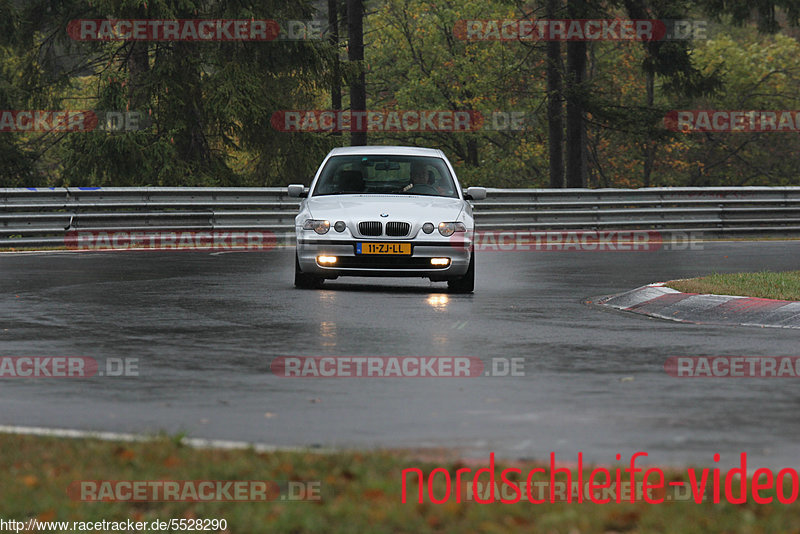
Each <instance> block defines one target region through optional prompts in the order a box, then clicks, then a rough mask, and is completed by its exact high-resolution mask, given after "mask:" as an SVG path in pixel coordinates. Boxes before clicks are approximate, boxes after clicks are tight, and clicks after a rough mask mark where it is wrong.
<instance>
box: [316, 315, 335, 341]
mask: <svg viewBox="0 0 800 534" xmlns="http://www.w3.org/2000/svg"><path fill="white" fill-rule="evenodd" d="M319 335H320V338H321V339H322V346H323V347H335V346H336V323H334V322H333V321H322V322H321V323H319Z"/></svg>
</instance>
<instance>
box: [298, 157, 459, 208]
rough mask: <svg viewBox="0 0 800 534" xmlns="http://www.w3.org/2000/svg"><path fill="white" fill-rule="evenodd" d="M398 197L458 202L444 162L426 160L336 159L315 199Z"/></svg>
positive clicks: (322, 177) (322, 178) (327, 168)
mask: <svg viewBox="0 0 800 534" xmlns="http://www.w3.org/2000/svg"><path fill="white" fill-rule="evenodd" d="M341 194H398V195H424V196H438V197H451V198H458V192H457V190H456V186H455V183H454V182H453V177H452V176H451V174H450V171H449V170H448V168H447V165H446V164H445V162H444V160H443V159H442V158H437V157H425V156H359V155H353V156H333V157H332V158H330V159H329V160H328V162H327V163H326V164H325V168H324V169H322V174H321V175H320V177H319V180H317V184H316V187H314V192H313V193H312V196H316V195H341Z"/></svg>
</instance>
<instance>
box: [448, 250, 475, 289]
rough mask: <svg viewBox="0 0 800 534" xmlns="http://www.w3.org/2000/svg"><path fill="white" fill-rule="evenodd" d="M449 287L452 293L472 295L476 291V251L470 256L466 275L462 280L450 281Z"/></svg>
mask: <svg viewBox="0 0 800 534" xmlns="http://www.w3.org/2000/svg"><path fill="white" fill-rule="evenodd" d="M447 287H449V288H450V291H451V292H452V293H472V291H473V290H474V289H475V251H472V254H471V255H470V258H469V267H467V272H466V274H464V276H462V277H460V278H456V279H454V280H448V281H447Z"/></svg>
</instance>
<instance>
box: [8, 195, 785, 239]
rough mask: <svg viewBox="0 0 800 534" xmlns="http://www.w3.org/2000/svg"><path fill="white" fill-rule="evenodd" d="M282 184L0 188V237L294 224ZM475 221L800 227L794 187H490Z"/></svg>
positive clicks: (764, 229)
mask: <svg viewBox="0 0 800 534" xmlns="http://www.w3.org/2000/svg"><path fill="white" fill-rule="evenodd" d="M298 203H299V201H298V200H297V199H295V198H290V197H289V196H288V195H287V193H286V188H189V187H186V188H181V187H134V188H126V187H107V188H94V187H87V188H18V189H0V247H2V248H8V247H39V246H63V245H64V238H65V235H66V233H67V232H68V231H80V230H84V231H89V230H92V231H102V230H106V231H109V232H111V231H120V230H125V231H148V230H174V231H190V230H191V231H209V230H218V231H233V230H261V231H271V232H275V233H276V234H280V233H287V232H292V231H293V225H294V217H295V214H296V213H297V207H298ZM474 204H475V219H476V224H477V227H478V229H482V230H487V229H497V230H503V229H505V230H511V229H514V230H537V231H545V230H564V229H571V230H634V229H636V230H640V229H641V230H658V231H662V232H678V231H682V232H704V233H709V234H722V235H726V234H745V233H763V234H792V233H800V187H712V188H647V189H489V190H488V198H487V199H486V200H482V201H478V202H475V203H474Z"/></svg>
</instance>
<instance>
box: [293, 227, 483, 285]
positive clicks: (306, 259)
mask: <svg viewBox="0 0 800 534" xmlns="http://www.w3.org/2000/svg"><path fill="white" fill-rule="evenodd" d="M311 233H313V232H311ZM308 234H309V232H308V231H304V230H302V229H300V230H298V236H297V260H298V262H299V264H300V270H301V271H303V272H304V273H308V274H314V275H317V276H321V277H323V278H337V277H339V276H389V277H417V278H430V279H431V280H434V281H437V280H439V281H442V280H450V279H453V278H458V277H460V276H464V274H466V272H467V269H468V268H469V261H470V258H471V255H472V251H471V249H472V246H471V242H469V241H466V242H457V243H456V242H453V243H451V242H450V241H449V240H446V239H445V240H432V239H428V240H425V239H418V240H417V239H406V240H398V239H385V238H384V239H374V238H373V239H353V238H347V239H330V238H328V239H326V238H325V237H322V236H320V237H318V238H315V237H311V236H309V235H308ZM368 242H380V243H388V242H391V243H410V244H411V255H410V256H409V255H371V254H356V243H368ZM320 255H324V256H336V258H337V262H336V264H335V265H331V266H327V265H320V264H319V263H318V262H317V257H318V256H320ZM431 258H450V264H449V265H447V266H444V267H438V266H434V265H431V263H430V260H431Z"/></svg>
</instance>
